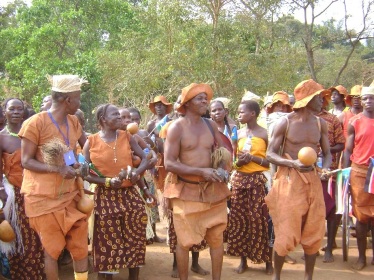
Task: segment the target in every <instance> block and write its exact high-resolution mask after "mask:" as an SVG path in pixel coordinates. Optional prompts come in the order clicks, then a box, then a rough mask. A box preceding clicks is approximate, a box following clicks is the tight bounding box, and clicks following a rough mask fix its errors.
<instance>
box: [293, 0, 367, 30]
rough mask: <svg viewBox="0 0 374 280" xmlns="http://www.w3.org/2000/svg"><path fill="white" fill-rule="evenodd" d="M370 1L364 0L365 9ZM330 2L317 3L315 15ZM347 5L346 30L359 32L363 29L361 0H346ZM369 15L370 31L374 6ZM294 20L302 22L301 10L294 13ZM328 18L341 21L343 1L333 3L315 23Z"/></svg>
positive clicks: (342, 17)
mask: <svg viewBox="0 0 374 280" xmlns="http://www.w3.org/2000/svg"><path fill="white" fill-rule="evenodd" d="M369 1H370V0H364V5H365V7H367V4H368V2H369ZM330 2H331V0H321V1H319V3H318V5H317V7H316V9H315V14H318V13H319V12H321V11H322V10H323V9H325V8H326V7H327V5H328V4H329V3H330ZM346 4H347V12H348V14H349V16H350V17H349V18H348V20H347V24H348V28H349V29H355V30H356V31H359V30H361V29H362V27H363V20H362V19H363V13H362V6H361V5H362V0H346ZM371 10H372V11H371V13H370V20H368V21H367V23H368V22H369V24H371V30H373V29H374V5H373V6H372V7H371ZM294 16H295V18H297V19H298V20H300V21H301V22H304V13H303V11H302V10H298V11H296V12H295V13H294ZM330 18H334V19H336V20H337V21H341V20H343V19H344V4H343V0H339V1H338V2H335V3H333V4H332V5H331V6H330V7H329V8H328V10H326V12H325V14H324V15H322V16H320V17H318V18H317V21H316V23H317V24H320V23H322V22H323V21H325V20H328V19H330Z"/></svg>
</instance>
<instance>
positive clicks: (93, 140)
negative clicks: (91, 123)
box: [88, 130, 133, 187]
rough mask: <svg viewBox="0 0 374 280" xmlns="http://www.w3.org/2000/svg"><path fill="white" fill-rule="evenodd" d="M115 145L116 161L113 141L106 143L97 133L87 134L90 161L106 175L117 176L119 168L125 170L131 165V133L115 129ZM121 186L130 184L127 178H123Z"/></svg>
mask: <svg viewBox="0 0 374 280" xmlns="http://www.w3.org/2000/svg"><path fill="white" fill-rule="evenodd" d="M117 133H118V136H117V145H116V156H117V162H114V151H113V149H112V148H110V147H108V145H109V146H111V147H114V143H115V142H111V143H108V145H107V144H106V143H105V142H104V141H103V140H102V139H101V138H100V136H99V133H96V134H93V135H89V136H88V140H89V141H90V158H91V162H92V163H93V164H94V165H95V167H96V168H97V169H98V170H99V171H100V172H101V174H103V175H104V176H106V177H116V176H118V174H119V172H120V171H121V169H122V168H123V169H125V170H127V166H128V165H129V166H131V167H132V166H133V164H132V156H131V147H130V142H129V141H130V137H131V135H130V134H129V133H128V132H126V131H122V130H118V131H117ZM122 186H123V187H130V186H132V184H131V182H130V181H129V180H123V183H122Z"/></svg>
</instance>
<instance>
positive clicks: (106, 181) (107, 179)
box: [105, 177, 112, 188]
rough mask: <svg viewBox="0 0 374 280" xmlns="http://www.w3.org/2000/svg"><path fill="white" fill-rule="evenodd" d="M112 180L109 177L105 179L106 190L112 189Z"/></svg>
mask: <svg viewBox="0 0 374 280" xmlns="http://www.w3.org/2000/svg"><path fill="white" fill-rule="evenodd" d="M110 180H112V178H109V177H106V178H105V187H106V188H109V187H110Z"/></svg>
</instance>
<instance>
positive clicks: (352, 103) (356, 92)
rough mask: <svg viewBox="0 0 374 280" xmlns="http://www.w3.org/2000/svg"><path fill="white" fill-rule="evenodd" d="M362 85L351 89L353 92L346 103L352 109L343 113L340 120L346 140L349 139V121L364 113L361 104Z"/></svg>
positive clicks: (347, 97) (339, 117)
mask: <svg viewBox="0 0 374 280" xmlns="http://www.w3.org/2000/svg"><path fill="white" fill-rule="evenodd" d="M361 89H362V86H361V85H355V86H354V87H352V88H351V92H350V93H349V95H347V96H346V98H345V103H346V104H347V105H348V106H349V107H350V108H349V109H348V110H346V111H344V112H342V113H341V114H340V115H339V116H338V119H339V120H340V123H341V124H342V126H343V133H344V136H345V138H347V129H348V123H349V120H350V119H351V118H352V117H353V116H355V115H357V114H359V113H361V112H362V110H363V109H362V104H361Z"/></svg>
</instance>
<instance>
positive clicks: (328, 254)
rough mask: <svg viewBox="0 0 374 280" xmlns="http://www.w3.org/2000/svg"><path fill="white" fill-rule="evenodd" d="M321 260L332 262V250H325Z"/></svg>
mask: <svg viewBox="0 0 374 280" xmlns="http://www.w3.org/2000/svg"><path fill="white" fill-rule="evenodd" d="M322 261H323V262H324V263H332V262H334V255H333V254H332V252H329V251H325V255H324V256H323V260H322Z"/></svg>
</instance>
